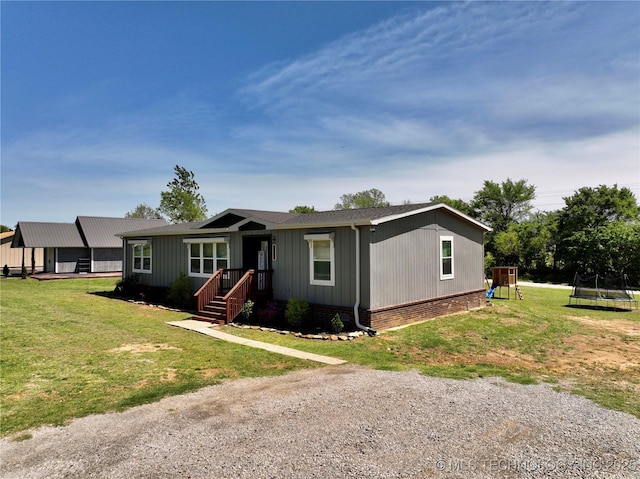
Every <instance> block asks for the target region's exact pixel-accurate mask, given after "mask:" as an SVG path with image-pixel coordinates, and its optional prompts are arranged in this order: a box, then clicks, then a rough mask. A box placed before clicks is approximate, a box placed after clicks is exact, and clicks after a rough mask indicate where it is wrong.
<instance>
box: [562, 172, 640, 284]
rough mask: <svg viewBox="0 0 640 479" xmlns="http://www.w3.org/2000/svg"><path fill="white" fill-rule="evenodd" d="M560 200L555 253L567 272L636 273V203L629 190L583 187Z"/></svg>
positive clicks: (639, 217)
mask: <svg viewBox="0 0 640 479" xmlns="http://www.w3.org/2000/svg"><path fill="white" fill-rule="evenodd" d="M564 201H565V207H564V208H562V209H561V210H560V211H559V213H558V257H559V258H560V260H561V261H562V262H563V263H564V265H565V267H566V269H567V273H569V274H572V273H574V272H576V271H579V272H582V273H600V274H604V273H606V272H616V273H624V272H626V273H627V274H629V275H630V276H631V275H634V276H635V275H637V274H638V272H637V270H638V266H636V265H638V264H640V258H638V249H639V248H640V247H639V246H638V245H639V244H640V239H639V237H640V235H639V230H640V206H639V205H638V202H637V201H636V198H635V196H634V195H633V193H632V192H631V190H629V189H628V188H618V186H617V185H614V186H613V187H608V186H605V185H601V186H599V187H597V188H590V187H585V188H580V189H579V190H578V191H577V192H576V193H575V194H574V195H573V196H571V197H568V198H564ZM637 280H638V278H636V281H637Z"/></svg>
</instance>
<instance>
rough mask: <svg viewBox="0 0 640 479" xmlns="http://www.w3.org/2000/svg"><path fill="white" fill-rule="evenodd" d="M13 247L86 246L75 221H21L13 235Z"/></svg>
mask: <svg viewBox="0 0 640 479" xmlns="http://www.w3.org/2000/svg"><path fill="white" fill-rule="evenodd" d="M11 246H12V247H13V248H16V247H26V248H85V247H86V246H85V242H84V240H83V239H82V236H81V235H80V231H79V230H78V227H77V226H76V224H75V223H39V222H31V221H26V222H25V221H21V222H19V223H18V227H17V228H16V234H15V236H14V237H13V243H12V244H11Z"/></svg>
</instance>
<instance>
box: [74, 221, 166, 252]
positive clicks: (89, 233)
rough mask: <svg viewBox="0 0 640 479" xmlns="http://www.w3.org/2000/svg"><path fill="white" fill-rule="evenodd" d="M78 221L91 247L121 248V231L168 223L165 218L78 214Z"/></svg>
mask: <svg viewBox="0 0 640 479" xmlns="http://www.w3.org/2000/svg"><path fill="white" fill-rule="evenodd" d="M76 223H77V224H78V226H79V229H80V231H81V232H82V234H83V235H84V238H85V240H86V243H87V246H88V247H89V248H120V247H121V246H122V240H121V239H120V238H119V237H118V236H116V235H118V234H120V233H125V232H130V231H136V230H142V229H149V228H153V227H158V226H164V225H166V224H167V222H166V221H165V220H162V219H159V220H143V219H138V218H102V217H97V216H78V219H77V220H76Z"/></svg>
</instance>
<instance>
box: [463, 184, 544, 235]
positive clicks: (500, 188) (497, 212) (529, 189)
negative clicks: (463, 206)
mask: <svg viewBox="0 0 640 479" xmlns="http://www.w3.org/2000/svg"><path fill="white" fill-rule="evenodd" d="M535 197H536V187H535V186H533V185H528V184H527V180H519V181H516V182H514V181H512V180H511V179H510V178H507V180H506V181H503V182H502V183H500V184H498V183H495V182H493V181H488V180H486V181H485V182H484V185H483V187H482V189H480V190H479V191H476V192H475V194H474V197H473V200H472V201H471V208H472V209H473V211H474V215H473V216H474V217H476V218H478V219H479V220H480V221H482V222H483V223H486V224H488V225H489V226H491V228H493V229H494V230H495V231H496V232H500V231H506V230H507V228H508V227H509V225H511V224H513V223H519V222H521V221H523V220H525V219H526V218H527V216H528V215H529V212H530V211H531V208H532V205H531V201H532V200H534V199H535Z"/></svg>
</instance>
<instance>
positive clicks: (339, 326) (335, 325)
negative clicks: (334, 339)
mask: <svg viewBox="0 0 640 479" xmlns="http://www.w3.org/2000/svg"><path fill="white" fill-rule="evenodd" d="M331 329H332V330H333V332H334V333H339V332H341V331H342V330H343V329H344V323H343V322H342V320H341V319H340V315H339V314H338V313H336V315H335V316H334V317H333V318H332V319H331Z"/></svg>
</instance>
